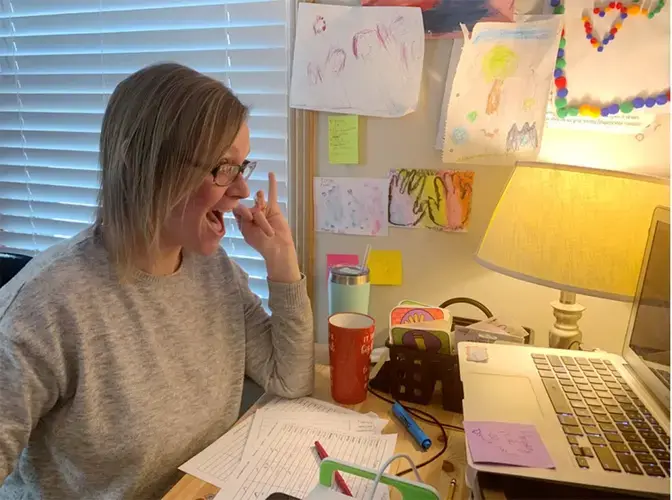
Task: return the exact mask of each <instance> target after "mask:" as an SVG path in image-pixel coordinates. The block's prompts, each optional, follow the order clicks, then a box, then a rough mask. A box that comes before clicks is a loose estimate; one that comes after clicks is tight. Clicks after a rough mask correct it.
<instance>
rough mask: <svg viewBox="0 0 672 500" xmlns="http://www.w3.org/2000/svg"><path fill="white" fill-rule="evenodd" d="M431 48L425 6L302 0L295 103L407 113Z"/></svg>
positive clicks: (293, 89) (337, 109) (360, 112)
mask: <svg viewBox="0 0 672 500" xmlns="http://www.w3.org/2000/svg"><path fill="white" fill-rule="evenodd" d="M424 51H425V38H424V32H423V30H422V16H421V15H420V9H417V8H410V7H385V8H378V7H372V8H366V9H364V8H362V7H344V6H338V5H321V4H309V3H300V4H299V11H298V17H297V23H296V41H295V44H294V60H293V66H292V81H291V88H290V106H291V107H293V108H299V109H313V110H318V111H332V112H337V113H346V114H357V115H369V116H383V117H396V116H403V115H405V114H407V113H410V112H412V111H414V110H415V107H416V106H417V102H418V95H419V93H420V81H421V79H422V64H423V58H424Z"/></svg>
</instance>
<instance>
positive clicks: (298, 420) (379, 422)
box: [243, 410, 388, 457]
mask: <svg viewBox="0 0 672 500" xmlns="http://www.w3.org/2000/svg"><path fill="white" fill-rule="evenodd" d="M278 423H281V424H284V423H294V424H299V425H301V424H306V423H310V425H311V426H313V427H319V428H321V429H327V430H329V429H331V430H335V431H343V432H352V433H355V434H380V433H381V432H382V430H383V428H384V427H385V426H386V425H387V423H388V420H385V419H382V418H371V417H369V416H367V415H361V414H357V415H344V414H340V413H329V414H325V413H324V412H317V411H315V412H312V411H311V412H302V411H298V412H297V411H292V412H289V411H276V410H260V411H257V412H256V413H255V414H254V420H253V422H252V427H251V429H250V433H249V435H248V438H247V444H246V446H245V453H244V454H243V456H245V457H247V456H249V455H251V454H252V453H253V452H254V450H255V449H256V447H257V446H258V445H259V443H260V442H261V441H262V440H263V439H265V438H266V437H267V436H268V435H269V434H270V433H271V432H272V431H273V428H274V427H275V426H276V424H278Z"/></svg>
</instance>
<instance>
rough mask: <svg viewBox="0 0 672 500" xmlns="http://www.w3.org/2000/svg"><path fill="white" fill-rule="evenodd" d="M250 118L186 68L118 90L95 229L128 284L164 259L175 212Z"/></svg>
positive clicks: (167, 66)
mask: <svg viewBox="0 0 672 500" xmlns="http://www.w3.org/2000/svg"><path fill="white" fill-rule="evenodd" d="M247 113H248V110H247V108H246V107H245V106H244V105H243V104H242V103H241V102H240V100H238V98H237V97H236V96H235V95H234V94H233V93H232V92H231V90H230V89H228V88H227V87H226V86H225V85H223V84H222V83H220V82H219V81H217V80H215V79H213V78H210V77H208V76H205V75H203V74H201V73H199V72H197V71H195V70H193V69H190V68H187V67H185V66H181V65H179V64H174V63H163V64H157V65H153V66H149V67H146V68H144V69H141V70H140V71H137V72H136V73H133V74H132V75H130V76H129V77H128V78H126V79H125V80H123V81H122V82H121V83H119V85H117V87H116V88H115V89H114V92H113V93H112V95H111V96H110V100H109V103H108V105H107V109H106V110H105V115H104V117H103V125H102V130H101V134H100V166H101V169H102V174H101V182H100V191H99V194H98V210H97V215H96V222H95V227H96V229H97V230H98V232H102V235H103V238H104V242H105V246H106V248H107V251H108V253H109V255H110V259H111V261H112V263H113V264H114V265H115V266H116V267H117V268H118V271H120V273H121V276H122V278H124V277H127V276H128V275H129V273H130V272H131V271H132V270H133V267H134V265H133V264H134V262H135V261H136V259H139V258H150V259H151V258H153V256H156V255H157V253H158V251H159V242H160V238H161V232H162V230H163V228H164V225H165V223H166V221H167V219H168V217H169V215H170V213H171V211H172V210H173V209H174V208H175V207H176V206H178V205H180V203H182V202H183V201H184V200H185V199H186V198H187V197H188V196H189V195H190V194H191V193H192V192H193V191H194V190H195V189H197V188H198V186H199V185H200V184H201V182H203V179H204V177H205V176H206V175H207V173H208V172H209V171H210V170H211V169H212V168H214V167H215V165H216V164H217V163H218V162H219V160H220V159H221V158H222V156H223V155H224V153H226V151H227V150H228V149H229V148H230V147H231V144H232V143H233V141H234V139H235V137H236V135H237V134H238V131H239V130H240V128H241V126H242V125H243V123H244V121H245V120H246V119H247Z"/></svg>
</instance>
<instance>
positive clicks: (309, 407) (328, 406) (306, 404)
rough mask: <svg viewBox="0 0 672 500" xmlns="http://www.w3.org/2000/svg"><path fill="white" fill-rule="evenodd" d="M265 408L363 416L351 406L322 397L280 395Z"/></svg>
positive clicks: (264, 407)
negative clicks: (287, 397)
mask: <svg viewBox="0 0 672 500" xmlns="http://www.w3.org/2000/svg"><path fill="white" fill-rule="evenodd" d="M263 409H264V410H267V411H292V412H297V411H299V412H316V411H318V412H321V413H327V414H333V413H337V414H342V415H352V416H361V413H359V412H356V411H354V410H350V409H349V408H344V407H342V406H338V405H335V404H333V403H327V402H326V401H322V400H321V399H315V398H309V397H304V398H297V399H285V398H280V397H275V398H273V399H271V400H270V401H268V402H267V403H266V404H264V406H263Z"/></svg>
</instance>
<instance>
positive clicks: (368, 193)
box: [314, 177, 387, 236]
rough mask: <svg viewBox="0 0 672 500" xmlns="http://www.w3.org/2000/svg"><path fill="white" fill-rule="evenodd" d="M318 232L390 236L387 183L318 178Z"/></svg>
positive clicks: (316, 197)
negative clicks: (388, 230) (388, 229)
mask: <svg viewBox="0 0 672 500" xmlns="http://www.w3.org/2000/svg"><path fill="white" fill-rule="evenodd" d="M314 189H315V220H316V227H317V231H320V232H326V233H338V234H359V235H366V236H386V235H387V197H386V194H387V193H386V191H387V179H366V178H359V177H358V178H354V177H316V178H315V183H314Z"/></svg>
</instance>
